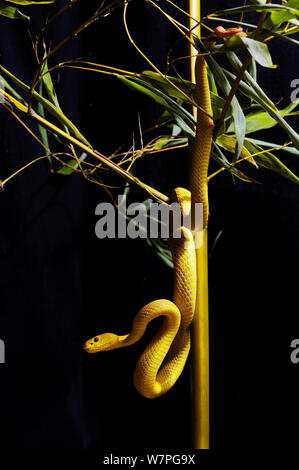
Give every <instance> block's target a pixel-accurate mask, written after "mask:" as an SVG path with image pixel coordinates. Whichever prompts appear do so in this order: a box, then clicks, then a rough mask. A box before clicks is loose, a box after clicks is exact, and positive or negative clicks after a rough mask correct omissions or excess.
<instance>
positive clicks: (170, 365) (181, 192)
mask: <svg viewBox="0 0 299 470" xmlns="http://www.w3.org/2000/svg"><path fill="white" fill-rule="evenodd" d="M195 67H196V90H197V100H198V104H199V106H200V108H201V109H198V112H197V126H196V135H195V140H194V145H193V151H192V153H193V158H192V163H191V168H190V189H191V193H190V192H189V191H188V190H186V189H183V188H176V189H175V190H174V191H173V192H172V200H173V201H176V202H178V203H179V205H180V208H181V212H182V213H183V214H187V213H188V212H190V210H191V208H192V207H194V204H195V203H202V204H203V226H204V227H206V225H207V220H208V214H209V204H208V178H207V176H208V165H209V159H210V152H211V145H212V136H213V127H214V123H213V120H212V117H211V116H212V108H211V100H210V90H209V84H208V76H207V64H206V61H205V59H204V57H203V56H200V55H199V56H198V57H197V59H196V64H195ZM191 195H192V196H191ZM179 230H180V235H181V237H180V238H174V237H172V236H170V238H169V239H168V244H169V246H170V249H171V252H172V257H173V265H174V293H173V302H171V301H169V300H165V299H160V300H155V301H153V302H150V303H149V304H147V305H145V306H144V307H142V308H141V309H140V310H139V311H138V313H137V314H136V316H135V318H134V321H133V326H132V331H131V333H129V334H127V335H123V336H118V335H116V334H113V333H104V334H100V335H98V336H95V337H94V338H91V339H89V340H88V341H86V343H85V344H84V349H85V350H86V351H87V352H88V353H96V352H99V351H110V350H112V349H117V348H122V347H125V346H129V345H131V344H134V343H136V342H137V341H138V340H139V339H140V338H141V337H142V336H143V334H144V332H145V330H146V327H147V325H148V323H149V322H151V321H152V320H153V319H154V318H157V317H160V316H164V317H165V318H164V320H163V323H162V325H161V326H160V329H159V330H158V332H157V333H156V335H155V336H154V338H153V339H152V340H151V341H150V343H149V344H148V345H147V346H146V348H145V350H144V352H143V353H142V355H141V357H140V359H139V361H138V363H137V365H136V368H135V372H134V385H135V387H136V389H137V390H138V391H139V393H141V394H142V395H143V396H144V397H147V398H156V397H159V396H161V395H163V394H164V393H166V392H167V391H168V390H169V389H170V388H171V387H172V386H173V385H174V384H175V382H176V381H177V379H178V378H179V376H180V375H181V372H182V370H183V368H184V365H185V363H186V360H187V357H188V354H189V350H190V323H191V321H192V318H193V315H194V310H195V302H196V283H197V278H196V253H195V244H194V239H193V233H192V231H190V230H189V229H187V228H186V227H184V226H181V227H180V228H179Z"/></svg>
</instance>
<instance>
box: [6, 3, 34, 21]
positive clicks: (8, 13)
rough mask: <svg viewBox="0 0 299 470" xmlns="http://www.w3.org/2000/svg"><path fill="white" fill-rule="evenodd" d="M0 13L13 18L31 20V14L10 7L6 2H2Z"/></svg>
mask: <svg viewBox="0 0 299 470" xmlns="http://www.w3.org/2000/svg"><path fill="white" fill-rule="evenodd" d="M0 15H1V16H6V17H7V18H11V19H13V20H30V18H29V16H26V15H23V13H22V12H20V10H18V9H17V8H14V7H8V6H7V5H6V4H5V3H2V2H0Z"/></svg>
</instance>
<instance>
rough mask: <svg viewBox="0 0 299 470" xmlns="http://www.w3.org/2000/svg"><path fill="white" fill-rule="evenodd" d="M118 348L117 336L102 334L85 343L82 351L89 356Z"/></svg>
mask: <svg viewBox="0 0 299 470" xmlns="http://www.w3.org/2000/svg"><path fill="white" fill-rule="evenodd" d="M118 346H119V336H117V335H115V334H114V333H103V334H102V335H99V336H95V337H94V338H91V339H89V340H87V341H86V343H85V344H84V346H83V349H84V350H85V351H86V352H88V353H89V354H94V353H97V352H100V351H110V350H111V349H116V348H117V347H118Z"/></svg>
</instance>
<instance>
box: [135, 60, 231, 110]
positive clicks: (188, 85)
mask: <svg viewBox="0 0 299 470" xmlns="http://www.w3.org/2000/svg"><path fill="white" fill-rule="evenodd" d="M208 70H209V69H208ZM208 73H209V76H210V78H209V80H210V84H211V93H210V94H211V105H212V109H213V115H214V119H217V117H218V116H219V114H220V113H221V110H222V108H223V105H224V103H225V100H224V99H223V98H221V96H219V95H218V92H217V88H216V84H215V81H214V79H213V75H212V74H211V72H208ZM139 77H140V78H141V79H142V80H145V81H146V82H147V83H149V84H151V85H152V86H153V87H155V88H156V89H158V90H160V91H162V92H164V93H166V94H167V95H168V96H170V97H172V98H176V99H179V100H181V101H183V102H185V103H189V101H188V100H187V98H186V97H185V96H184V95H183V94H182V93H180V92H179V91H178V90H176V89H175V88H173V87H172V86H171V85H170V84H169V82H168V81H167V80H166V79H165V78H164V77H161V75H159V74H158V73H155V72H152V71H150V70H146V71H144V72H142V73H141V74H139ZM167 78H168V79H169V80H170V81H171V82H173V83H174V84H175V85H176V86H177V87H179V88H180V89H182V91H183V92H184V93H186V95H188V96H189V97H190V98H192V99H193V100H195V101H196V86H195V84H194V83H192V82H190V81H189V80H180V79H179V78H176V77H167Z"/></svg>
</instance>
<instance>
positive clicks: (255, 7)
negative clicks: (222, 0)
mask: <svg viewBox="0 0 299 470" xmlns="http://www.w3.org/2000/svg"><path fill="white" fill-rule="evenodd" d="M295 1H297V0H295ZM276 10H278V11H279V10H287V11H289V12H290V13H292V14H293V15H294V16H293V18H296V16H298V15H299V11H298V10H297V8H291V7H289V6H286V5H276V4H272V3H270V4H267V5H260V4H259V5H245V6H243V7H234V8H228V9H226V10H218V11H215V12H214V13H213V14H212V15H210V17H213V16H218V17H219V16H221V15H224V16H226V15H234V14H235V13H247V12H250V11H258V12H262V11H269V12H272V11H276Z"/></svg>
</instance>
